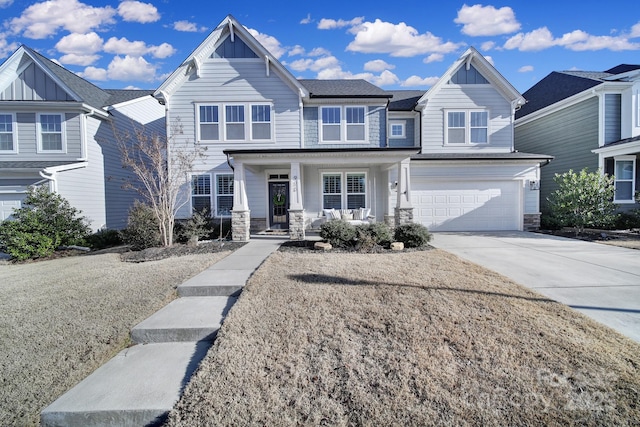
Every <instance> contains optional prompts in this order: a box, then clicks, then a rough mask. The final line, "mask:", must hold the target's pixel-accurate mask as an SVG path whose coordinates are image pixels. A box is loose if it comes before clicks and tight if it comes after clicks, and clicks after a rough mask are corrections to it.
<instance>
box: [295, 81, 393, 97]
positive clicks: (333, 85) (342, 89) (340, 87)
mask: <svg viewBox="0 0 640 427" xmlns="http://www.w3.org/2000/svg"><path fill="white" fill-rule="evenodd" d="M298 81H299V82H300V83H301V84H302V85H303V86H304V87H305V88H307V90H308V91H309V94H310V95H311V97H312V98H390V97H391V95H390V94H389V93H388V92H387V91H385V90H383V89H380V88H379V87H378V86H376V85H373V84H371V83H369V82H368V81H366V80H305V79H301V80H298Z"/></svg>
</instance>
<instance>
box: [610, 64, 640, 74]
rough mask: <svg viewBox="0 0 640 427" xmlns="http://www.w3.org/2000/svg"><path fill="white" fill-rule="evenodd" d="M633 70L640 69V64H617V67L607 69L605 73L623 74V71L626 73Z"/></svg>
mask: <svg viewBox="0 0 640 427" xmlns="http://www.w3.org/2000/svg"><path fill="white" fill-rule="evenodd" d="M633 70H640V65H634V64H620V65H616V66H615V67H613V68H611V69H609V70H607V71H605V73H610V74H622V73H626V72H627V71H633Z"/></svg>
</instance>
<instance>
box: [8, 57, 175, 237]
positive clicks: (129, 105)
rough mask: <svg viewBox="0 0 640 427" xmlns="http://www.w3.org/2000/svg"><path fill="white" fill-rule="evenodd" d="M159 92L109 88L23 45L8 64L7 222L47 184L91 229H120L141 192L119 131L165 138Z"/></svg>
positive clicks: (10, 58) (9, 59) (162, 109)
mask: <svg viewBox="0 0 640 427" xmlns="http://www.w3.org/2000/svg"><path fill="white" fill-rule="evenodd" d="M152 93H153V91H145V90H104V89H100V88H98V87H97V86H95V85H93V84H91V83H89V82H88V81H86V80H84V79H83V78H81V77H79V76H77V75H76V74H74V73H72V72H70V71H69V70H67V69H65V68H64V67H62V66H60V65H58V64H56V63H54V62H52V61H51V60H49V59H47V58H46V57H44V56H42V55H41V54H39V53H38V52H36V51H34V50H32V49H30V48H28V47H26V46H21V47H20V48H18V49H17V50H16V51H15V52H14V53H13V54H12V55H11V56H10V57H9V58H8V59H7V60H6V61H5V62H4V63H3V64H2V65H0V220H4V219H7V218H9V217H10V216H11V214H12V213H13V209H14V208H20V207H21V204H22V201H23V200H24V197H25V192H26V190H27V187H28V186H30V185H47V186H48V187H49V189H50V190H52V191H56V192H58V193H59V194H60V195H62V196H63V197H64V198H66V199H67V200H69V202H70V203H71V205H72V206H74V207H76V208H77V209H80V210H81V211H82V215H84V216H86V217H87V218H88V219H89V221H90V224H91V228H92V229H93V230H94V231H96V230H98V229H101V228H112V229H119V228H123V227H124V226H125V225H126V218H127V212H128V209H129V207H130V206H131V204H132V203H133V200H134V199H135V198H136V195H135V194H134V193H133V192H132V191H130V190H124V189H123V188H122V184H123V181H124V180H125V179H128V178H129V177H128V176H127V172H126V171H125V170H123V168H122V166H121V161H120V152H119V150H118V147H117V142H116V138H115V135H114V129H117V131H116V132H126V131H131V130H132V129H134V128H138V129H141V128H142V127H144V129H145V131H148V132H152V133H156V134H159V135H162V134H164V108H163V107H162V106H161V105H158V102H157V101H156V100H155V99H154V98H153V97H152V96H151V95H152Z"/></svg>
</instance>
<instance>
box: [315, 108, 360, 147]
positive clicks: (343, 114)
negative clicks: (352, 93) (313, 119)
mask: <svg viewBox="0 0 640 427" xmlns="http://www.w3.org/2000/svg"><path fill="white" fill-rule="evenodd" d="M325 108H339V109H340V124H339V126H340V139H339V140H325V139H324V127H323V126H324V122H323V121H322V111H323V110H324V109H325ZM348 108H362V109H363V111H364V123H347V109H348ZM354 124H357V125H362V126H364V139H354V140H349V139H347V129H348V126H349V125H354ZM328 125H332V126H338V124H336V123H329V124H328ZM318 134H319V135H318V144H366V143H368V141H369V110H368V108H367V106H366V105H321V106H319V107H318Z"/></svg>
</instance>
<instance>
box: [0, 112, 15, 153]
mask: <svg viewBox="0 0 640 427" xmlns="http://www.w3.org/2000/svg"><path fill="white" fill-rule="evenodd" d="M0 115H1V116H11V142H12V146H13V149H11V150H3V149H1V148H0V154H3V155H5V154H18V122H17V120H16V113H12V112H5V111H2V112H0ZM1 133H2V134H3V135H8V134H9V132H1Z"/></svg>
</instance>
